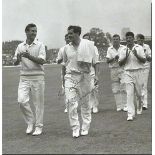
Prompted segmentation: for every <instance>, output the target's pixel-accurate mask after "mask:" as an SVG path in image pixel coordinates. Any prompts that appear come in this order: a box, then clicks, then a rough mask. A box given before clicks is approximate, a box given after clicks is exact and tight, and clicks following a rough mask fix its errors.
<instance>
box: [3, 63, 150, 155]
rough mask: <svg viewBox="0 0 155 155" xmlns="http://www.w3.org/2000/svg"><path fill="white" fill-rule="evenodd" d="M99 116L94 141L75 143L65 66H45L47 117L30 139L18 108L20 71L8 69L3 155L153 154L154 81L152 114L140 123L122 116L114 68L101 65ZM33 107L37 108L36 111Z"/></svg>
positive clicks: (146, 114) (5, 74)
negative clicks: (60, 94)
mask: <svg viewBox="0 0 155 155" xmlns="http://www.w3.org/2000/svg"><path fill="white" fill-rule="evenodd" d="M100 71H101V74H100V77H99V79H100V87H99V94H100V98H99V101H100V105H99V113H98V114H93V115H92V123H91V127H90V131H89V135H88V136H85V137H79V138H77V139H73V138H72V132H71V130H70V127H69V121H68V115H67V114H65V113H63V111H64V103H63V99H62V98H59V97H58V92H59V90H60V88H61V81H60V79H61V78H60V66H57V65H48V66H45V73H46V76H45V80H46V90H45V114H44V129H43V132H44V133H43V134H42V135H41V136H37V137H33V136H31V135H29V136H28V135H26V134H25V129H26V127H27V126H26V124H25V122H24V120H23V118H22V115H21V112H20V109H19V107H18V104H17V89H18V82H19V68H18V67H16V68H13V67H11V68H9V67H6V68H3V70H2V78H3V86H2V87H3V92H2V96H3V97H2V102H3V103H2V104H3V105H2V108H3V109H2V114H3V120H2V123H3V124H2V134H3V135H2V138H3V141H2V153H3V154H151V152H152V143H151V141H152V134H151V133H152V130H151V128H152V124H151V122H152V106H151V94H152V93H151V90H152V89H151V76H150V77H149V85H148V90H149V94H148V101H149V109H148V110H146V111H144V112H143V114H142V115H138V116H136V119H135V120H134V121H131V122H128V121H126V118H127V116H126V113H125V112H116V107H115V102H114V97H113V94H112V91H111V81H110V73H109V69H108V66H107V65H106V64H104V63H103V64H101V65H100ZM32 106H33V105H32Z"/></svg>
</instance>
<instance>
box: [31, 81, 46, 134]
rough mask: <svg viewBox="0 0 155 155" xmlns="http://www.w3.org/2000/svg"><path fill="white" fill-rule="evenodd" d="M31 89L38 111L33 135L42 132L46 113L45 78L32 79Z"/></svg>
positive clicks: (36, 111)
mask: <svg viewBox="0 0 155 155" xmlns="http://www.w3.org/2000/svg"><path fill="white" fill-rule="evenodd" d="M31 90H32V97H33V104H34V106H35V113H36V123H35V127H36V128H35V131H34V133H33V135H40V134H41V133H42V128H43V115H44V90H45V81H44V79H42V80H32V81H31Z"/></svg>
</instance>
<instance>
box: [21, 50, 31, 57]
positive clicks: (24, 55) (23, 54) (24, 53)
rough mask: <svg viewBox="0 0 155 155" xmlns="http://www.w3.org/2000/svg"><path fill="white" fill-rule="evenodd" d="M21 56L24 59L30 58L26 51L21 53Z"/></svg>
mask: <svg viewBox="0 0 155 155" xmlns="http://www.w3.org/2000/svg"><path fill="white" fill-rule="evenodd" d="M21 56H22V57H25V58H29V57H30V53H28V51H26V52H23V53H22V54H21Z"/></svg>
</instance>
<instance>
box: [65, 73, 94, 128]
mask: <svg viewBox="0 0 155 155" xmlns="http://www.w3.org/2000/svg"><path fill="white" fill-rule="evenodd" d="M90 80H91V78H90V75H89V74H87V73H80V74H79V73H72V74H66V75H65V95H66V100H67V102H68V115H69V122H70V126H71V128H72V130H76V129H77V130H80V122H79V116H78V111H77V108H78V105H79V104H80V105H81V117H82V127H81V128H82V129H83V130H89V127H90V123H91V105H90V104H89V95H90V93H91V86H90Z"/></svg>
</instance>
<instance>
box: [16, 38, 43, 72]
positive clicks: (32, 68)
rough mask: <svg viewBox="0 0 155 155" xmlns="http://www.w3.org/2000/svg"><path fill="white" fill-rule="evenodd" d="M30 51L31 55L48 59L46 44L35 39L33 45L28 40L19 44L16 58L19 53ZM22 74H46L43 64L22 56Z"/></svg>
mask: <svg viewBox="0 0 155 155" xmlns="http://www.w3.org/2000/svg"><path fill="white" fill-rule="evenodd" d="M26 51H28V52H29V53H30V55H32V56H34V57H38V58H42V59H44V60H45V59H46V52H45V46H44V44H43V43H41V42H39V41H37V40H34V42H33V43H32V44H31V45H28V44H27V43H26V41H24V42H22V43H21V44H19V45H18V47H17V49H16V51H15V55H14V59H17V54H19V53H23V52H26ZM20 75H44V67H43V65H40V64H37V63H35V62H33V61H31V60H29V59H28V58H25V57H22V58H21V70H20Z"/></svg>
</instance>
